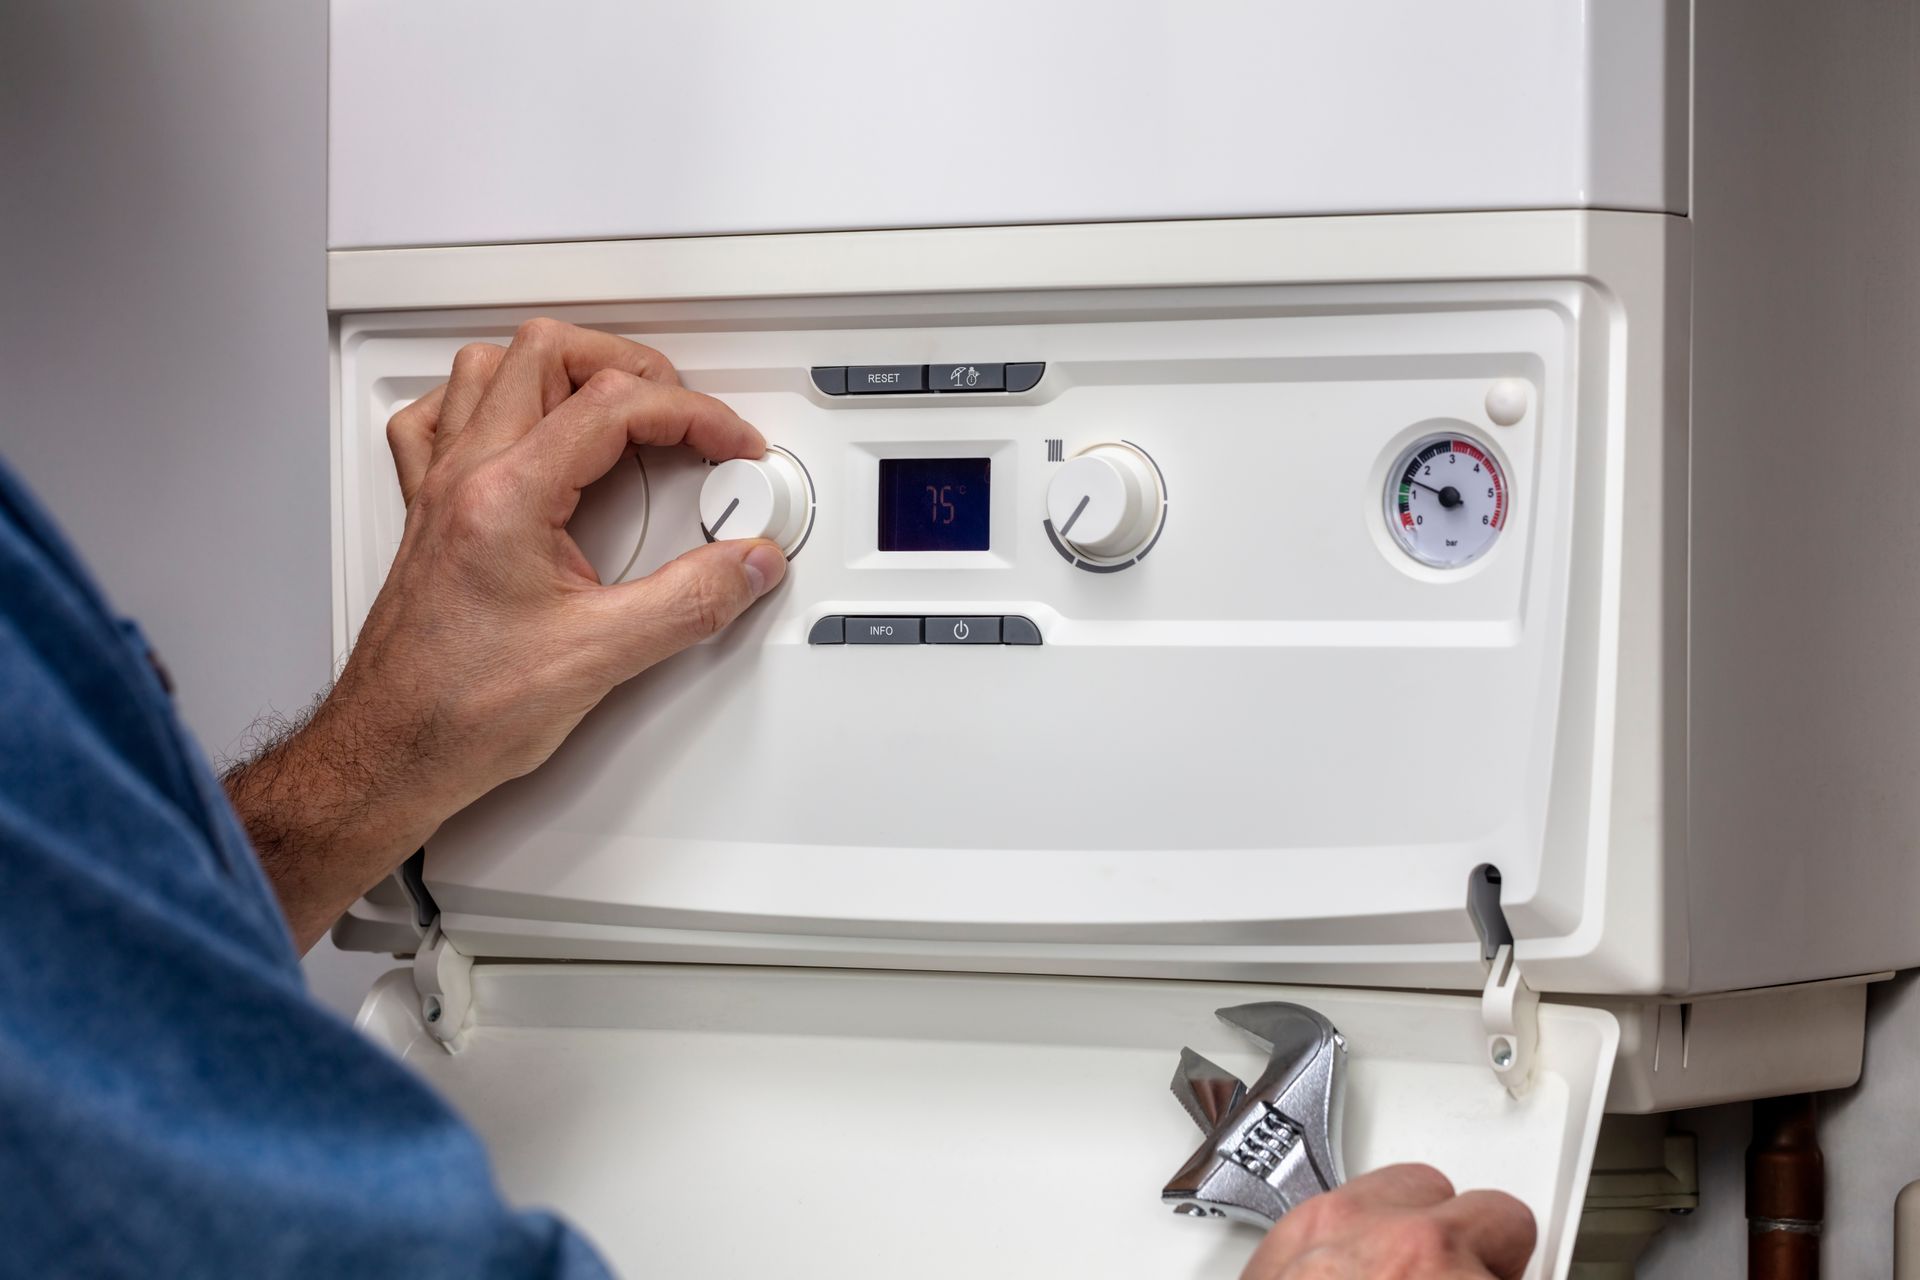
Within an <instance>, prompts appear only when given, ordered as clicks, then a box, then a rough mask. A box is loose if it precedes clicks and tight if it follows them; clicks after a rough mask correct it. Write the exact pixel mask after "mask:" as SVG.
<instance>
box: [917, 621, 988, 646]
mask: <svg viewBox="0 0 1920 1280" xmlns="http://www.w3.org/2000/svg"><path fill="white" fill-rule="evenodd" d="M927 643H928V644H999V643H1000V619H999V618H997V617H990V618H928V619H927Z"/></svg>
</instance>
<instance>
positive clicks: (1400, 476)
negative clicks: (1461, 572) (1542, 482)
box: [1386, 433, 1513, 569]
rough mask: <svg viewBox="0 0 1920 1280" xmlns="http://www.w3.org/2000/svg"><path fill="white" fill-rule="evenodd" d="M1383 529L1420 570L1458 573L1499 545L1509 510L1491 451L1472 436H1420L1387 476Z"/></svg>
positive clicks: (1503, 479) (1510, 504) (1503, 482)
mask: <svg viewBox="0 0 1920 1280" xmlns="http://www.w3.org/2000/svg"><path fill="white" fill-rule="evenodd" d="M1386 499H1387V502H1386V513H1387V528H1388V530H1389V531H1390V532H1391V533H1392V534H1393V538H1394V541H1395V542H1398V543H1399V544H1400V547H1401V549H1402V550H1403V551H1405V552H1406V553H1407V554H1408V555H1410V556H1412V557H1413V558H1414V559H1415V560H1418V561H1419V562H1420V563H1421V564H1424V565H1431V566H1433V567H1434V568H1436V569H1458V568H1460V567H1462V566H1463V565H1469V564H1472V563H1473V562H1474V561H1475V560H1478V559H1479V558H1480V557H1481V556H1483V555H1485V554H1486V553H1487V551H1488V550H1489V549H1490V548H1491V547H1492V546H1493V544H1494V543H1495V542H1496V541H1498V540H1499V537H1500V530H1501V529H1503V528H1505V527H1506V523H1507V514H1508V513H1509V512H1510V511H1511V510H1512V507H1513V502H1512V497H1511V495H1510V494H1509V493H1508V491H1507V477H1506V475H1505V473H1503V472H1502V471H1501V470H1500V464H1499V463H1498V462H1496V461H1494V458H1493V450H1491V449H1489V448H1487V447H1486V446H1484V445H1482V444H1480V443H1479V442H1478V441H1476V440H1474V439H1473V438H1472V437H1471V436H1467V435H1456V434H1452V433H1447V434H1442V435H1431V436H1423V437H1422V438H1420V439H1419V440H1416V441H1414V442H1413V443H1412V444H1410V445H1408V446H1407V448H1406V451H1405V452H1404V453H1402V454H1401V455H1400V458H1399V460H1398V461H1396V462H1395V463H1394V464H1393V467H1392V469H1391V470H1390V471H1388V472H1387V493H1386Z"/></svg>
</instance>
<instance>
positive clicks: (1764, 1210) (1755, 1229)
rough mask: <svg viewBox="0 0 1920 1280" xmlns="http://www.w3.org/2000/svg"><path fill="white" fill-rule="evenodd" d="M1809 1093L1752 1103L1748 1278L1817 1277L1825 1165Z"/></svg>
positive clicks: (1810, 1279) (1816, 1111)
mask: <svg viewBox="0 0 1920 1280" xmlns="http://www.w3.org/2000/svg"><path fill="white" fill-rule="evenodd" d="M1818 1130H1819V1108H1818V1105H1817V1104H1816V1102H1815V1101H1814V1096H1813V1095H1812V1094H1810V1093H1800V1094H1794V1095H1792V1096H1791V1097H1786V1098H1763V1099H1761V1100H1760V1101H1758V1102H1756V1103H1754V1104H1753V1142H1752V1144H1751V1145H1749V1146H1748V1147H1747V1280H1818V1277H1819V1275H1820V1229H1821V1226H1822V1225H1823V1223H1824V1221H1825V1218H1826V1203H1827V1171H1826V1162H1825V1160H1824V1159H1823V1158H1822V1156H1821V1154H1820V1135H1819V1131H1818Z"/></svg>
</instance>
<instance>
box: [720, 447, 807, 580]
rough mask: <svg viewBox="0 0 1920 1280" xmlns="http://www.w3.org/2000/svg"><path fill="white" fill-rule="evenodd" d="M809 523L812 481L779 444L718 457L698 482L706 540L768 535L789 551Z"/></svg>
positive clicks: (802, 537) (796, 546)
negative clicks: (761, 453)
mask: <svg viewBox="0 0 1920 1280" xmlns="http://www.w3.org/2000/svg"><path fill="white" fill-rule="evenodd" d="M812 523H813V485H812V484H811V483H809V482H808V480H807V473H806V471H805V469H803V468H802V467H801V466H800V463H799V460H798V459H796V458H795V457H794V456H793V455H792V454H790V453H788V452H787V451H786V450H785V449H778V448H772V447H769V448H768V449H767V453H766V456H765V457H762V458H733V459H730V460H728V461H726V462H723V463H721V464H720V465H719V466H717V467H715V468H714V469H713V470H712V471H710V472H708V473H707V480H706V483H705V484H704V485H702V486H701V488H700V528H701V530H702V531H703V532H704V533H705V534H706V535H707V538H708V540H709V541H713V542H718V541H720V540H721V539H723V538H770V539H772V540H773V541H774V542H777V543H779V544H780V549H781V550H783V551H785V552H786V553H787V554H788V555H792V554H793V553H794V552H795V551H798V550H799V549H800V544H801V543H802V542H803V541H805V540H806V536H807V530H808V528H809V527H811V525H812Z"/></svg>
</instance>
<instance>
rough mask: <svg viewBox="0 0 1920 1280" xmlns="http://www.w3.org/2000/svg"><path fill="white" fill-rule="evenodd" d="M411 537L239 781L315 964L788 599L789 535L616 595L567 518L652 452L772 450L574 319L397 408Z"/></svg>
mask: <svg viewBox="0 0 1920 1280" xmlns="http://www.w3.org/2000/svg"><path fill="white" fill-rule="evenodd" d="M387 440H388V443H389V445H390V446H391V447H392V450H393V456H394V462H395V464H396V466H397V467H398V470H399V474H400V488H401V492H402V493H403V494H404V495H405V497H406V500H407V524H406V531H405V534H404V536H403V537H402V539H401V542H400V549H399V551H398V553H397V554H396V555H395V558H394V562H393V568H392V570H391V571H390V572H389V573H388V575H387V580H386V584H385V586H383V587H382V588H381V591H380V595H379V597H378V598H377V599H376V600H375V601H374V603H373V608H372V610H371V611H370V612H369V613H368V615H367V620H366V623H365V625H364V626H363V627H362V628H361V630H360V637H359V640H358V642H357V644H356V646H355V648H354V651H353V656H352V657H351V658H350V659H349V661H348V662H347V665H346V668H345V670H344V671H343V672H342V673H341V675H340V679H339V681H338V683H337V684H336V685H335V686H334V689H333V692H332V693H331V694H329V695H328V697H327V698H326V700H325V701H324V702H323V703H322V704H321V705H320V706H319V708H318V709H317V710H316V711H315V713H314V715H313V718H312V720H311V721H310V722H309V723H308V724H307V725H306V726H305V727H304V728H302V729H301V730H299V731H298V732H297V733H295V734H294V735H293V736H292V737H290V738H288V739H287V740H286V741H285V742H283V743H281V744H279V745H278V746H276V747H275V748H273V749H271V750H269V751H268V752H267V753H266V754H265V755H263V756H262V757H260V758H259V759H257V760H255V761H253V762H252V763H250V764H247V765H244V766H242V767H241V768H239V769H236V770H235V771H234V772H232V773H230V774H229V775H228V777H227V788H228V792H229V794H230V795H231V796H232V798H233V801H234V805H235V808H236V809H238V810H239V812H240V814H241V817H242V819H243V820H244V821H245V822H246V825H247V829H248V832H249V834H250V835H251V836H252V837H253V841H254V845H255V847H256V848H257V849H258V850H259V853H260V857H261V862H262V863H263V865H265V867H266V869H267V872H268V875H269V876H270V877H271V878H272V880H273V882H274V887H275V890H276V891H277V892H278V894H279V895H280V901H281V906H282V908H283V910H284V911H285V912H286V915H287V919H288V922H289V923H290V925H291V926H292V928H293V932H294V936H295V939H296V941H297V942H298V944H299V945H300V947H301V949H302V950H304V949H305V948H307V947H308V946H310V945H312V943H313V942H314V941H315V940H316V939H318V938H319V936H320V935H321V934H322V933H324V932H325V931H326V929H327V928H328V927H329V926H330V925H331V924H332V922H333V921H334V920H335V919H336V918H338V916H339V915H340V913H341V912H342V911H344V910H345V909H346V908H347V907H348V906H350V905H351V904H352V903H353V901H354V899H355V898H357V897H359V896H360V895H361V894H362V893H364V892H366V890H367V889H369V888H371V887H372V886H373V885H374V884H376V883H378V882H379V880H380V879H381V877H383V876H385V875H387V874H388V873H389V872H391V871H392V870H393V868H394V867H395V866H396V865H398V864H399V862H400V861H401V860H402V859H404V858H405V857H406V856H407V855H408V854H410V853H412V852H413V850H414V849H416V848H417V847H419V846H420V844H422V843H423V842H424V841H425V840H426V838H427V836H429V835H430V834H432V832H433V831H434V829H435V828H437V827H438V826H439V825H440V823H441V822H442V821H444V820H445V819H446V818H447V817H449V816H451V815H452V814H453V813H455V812H456V811H458V810H459V809H461V808H463V807H464V806H466V805H468V804H470V803H472V802H473V801H474V800H476V799H478V798H479V797H480V796H482V795H484V794H485V793H486V792H488V791H490V790H492V789H493V788H494V787H495V786H497V785H499V784H500V783H502V782H504V781H506V780H507V779H509V778H513V777H517V776H519V775H520V774H524V773H526V772H528V771H530V770H532V769H533V768H535V767H537V766H538V765H539V764H540V763H541V762H542V761H544V760H545V759H546V758H547V757H548V756H549V755H551V754H552V753H553V750H554V748H556V747H557V746H559V745H560V742H561V740H562V739H564V738H565V737H566V736H567V734H568V733H569V732H571V731H572V729H573V727H574V726H575V725H577V724H578V723H579V722H580V719H581V717H583V716H585V715H586V713H587V712H588V711H589V710H591V709H592V708H593V706H594V705H595V704H596V703H598V702H599V701H600V700H601V698H603V697H605V696H606V694H607V693H608V692H609V691H610V690H612V689H613V687H614V686H615V685H617V684H619V683H621V682H622V681H624V680H628V679H630V678H632V677H633V676H635V675H637V674H639V673H640V672H641V671H644V670H645V669H646V668H648V667H650V666H652V665H653V664H654V663H656V662H659V661H660V660H661V659H663V658H666V657H668V656H670V655H672V654H674V653H677V652H679V651H680V650H681V649H684V648H686V647H687V646H688V645H690V644H693V643H694V642H696V641H698V640H701V639H704V638H705V637H707V636H710V635H712V634H713V633H714V632H716V631H718V630H720V629H721V628H722V627H724V626H726V625H727V624H728V623H729V622H731V621H733V619H734V618H736V617H738V616H739V615H740V613H741V612H742V611H744V610H745V609H746V607H747V606H748V605H750V604H752V603H753V601H754V600H755V599H757V598H758V597H760V596H761V595H763V594H765V593H766V592H767V591H769V590H771V589H772V588H773V587H774V586H775V585H777V584H778V583H779V581H780V579H781V577H782V575H784V574H785V572H786V559H785V557H784V556H783V555H782V554H781V552H780V549H779V548H778V547H776V546H775V545H774V544H773V543H771V542H766V541H742V542H718V543H713V544H710V545H708V546H704V547H701V548H699V549H697V550H694V551H690V552H688V553H687V554H686V555H684V556H682V557H680V558H679V559H678V560H675V561H673V562H672V563H671V564H668V565H666V566H665V567H663V568H662V569H660V570H659V571H658V572H656V573H654V574H652V575H650V576H648V577H647V578H645V579H642V580H641V581H638V582H630V583H623V584H620V585H617V586H604V585H602V584H601V583H600V582H599V580H598V579H597V578H596V577H595V576H594V572H593V569H592V568H591V567H590V566H589V565H588V563H587V561H586V558H585V557H584V556H583V555H582V554H581V552H580V548H579V547H577V546H576V545H574V542H573V539H572V538H570V537H568V536H567V532H566V525H567V521H568V519H569V518H570V517H571V516H572V515H573V511H574V507H575V506H576V505H577V504H578V502H579V498H580V490H581V489H582V488H584V487H585V486H587V485H589V484H591V483H593V482H594V481H595V480H597V479H599V478H600V477H601V476H603V475H605V474H606V473H607V472H608V471H610V470H611V469H612V468H613V466H614V465H615V464H616V463H617V462H619V460H620V459H621V457H622V456H623V455H624V454H625V453H626V451H627V450H628V449H629V448H630V447H631V446H632V445H636V444H646V445H671V444H683V443H684V444H687V445H690V446H692V447H693V448H695V449H697V450H698V451H699V452H700V453H701V454H702V455H704V456H705V457H707V458H710V459H713V460H715V461H720V460H724V459H727V458H757V457H759V456H761V454H762V453H764V452H765V448H766V442H765V441H764V440H763V439H761V436H760V433H759V432H757V431H755V430H754V429H753V427H751V426H749V425H748V424H747V423H746V422H745V421H743V420H742V419H741V418H740V417H738V416H737V415H736V414H735V413H734V412H733V411H732V410H731V409H729V408H727V406H726V405H724V404H722V403H721V402H720V401H718V400H715V399H713V398H712V397H710V396H704V395H701V394H699V393H697V392H693V391H688V390H686V389H685V388H684V387H682V386H681V385H680V381H679V378H678V377H677V376H675V374H674V372H673V368H672V366H671V365H669V364H668V363H667V361H666V359H665V358H664V357H662V356H661V355H660V353H659V352H657V351H653V350H650V349H649V348H647V347H643V346H640V345H638V344H636V343H632V342H628V341H626V340H625V339H623V338H618V337H614V336H612V335H610V334H605V333H600V332H597V331H593V330H587V329H579V328H575V327H573V326H572V325H566V324H561V323H560V322H558V321H555V320H533V321H529V322H528V323H527V324H525V325H522V326H521V328H520V330H519V332H518V333H516V334H515V335H514V338H513V343H512V345H511V346H509V347H505V348H502V347H497V346H493V345H490V344H486V343H474V344H472V345H470V346H467V347H465V348H463V349H462V350H461V351H460V354H459V355H458V356H457V357H455V359H454V365H453V374H452V377H451V378H450V379H449V380H448V382H447V383H446V385H444V386H442V387H440V388H438V389H436V390H435V391H433V392H432V393H430V394H428V395H427V396H425V397H423V398H422V399H420V400H419V401H417V402H415V403H414V404H412V405H410V406H408V407H407V408H405V409H403V410H401V411H400V412H399V413H398V414H396V415H394V418H393V421H392V422H391V423H389V424H388V427H387Z"/></svg>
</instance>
